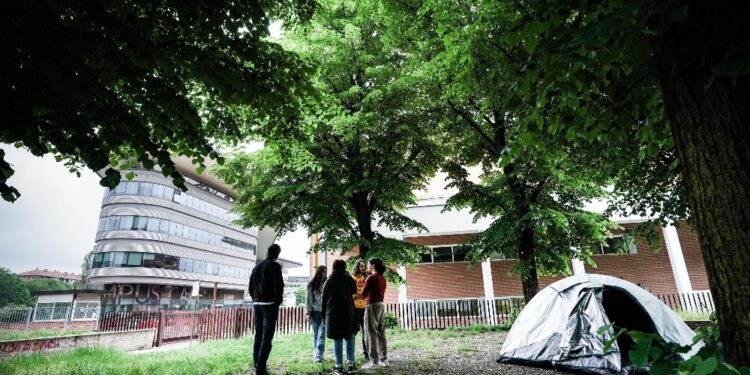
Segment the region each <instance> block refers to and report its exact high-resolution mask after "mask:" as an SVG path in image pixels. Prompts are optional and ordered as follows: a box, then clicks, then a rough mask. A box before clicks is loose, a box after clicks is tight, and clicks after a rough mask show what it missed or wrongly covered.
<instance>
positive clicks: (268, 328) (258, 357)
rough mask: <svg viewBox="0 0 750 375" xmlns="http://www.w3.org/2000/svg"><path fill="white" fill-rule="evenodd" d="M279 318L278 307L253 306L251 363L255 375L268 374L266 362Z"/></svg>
mask: <svg viewBox="0 0 750 375" xmlns="http://www.w3.org/2000/svg"><path fill="white" fill-rule="evenodd" d="M278 317H279V305H276V304H274V305H253V326H254V328H255V342H254V343H253V363H254V365H255V372H256V374H265V373H267V372H268V369H267V368H266V362H267V361H268V356H269V355H270V354H271V341H273V334H274V333H275V332H276V320H277V319H278Z"/></svg>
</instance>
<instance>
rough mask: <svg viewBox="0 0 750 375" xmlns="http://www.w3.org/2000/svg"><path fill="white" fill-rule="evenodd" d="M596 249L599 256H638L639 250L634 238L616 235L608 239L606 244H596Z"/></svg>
mask: <svg viewBox="0 0 750 375" xmlns="http://www.w3.org/2000/svg"><path fill="white" fill-rule="evenodd" d="M595 248H596V250H597V252H598V253H599V254H637V253H638V248H637V247H636V246H635V241H633V240H632V238H625V236H624V235H616V236H612V237H610V238H608V239H607V240H606V241H605V244H604V245H602V244H596V245H595Z"/></svg>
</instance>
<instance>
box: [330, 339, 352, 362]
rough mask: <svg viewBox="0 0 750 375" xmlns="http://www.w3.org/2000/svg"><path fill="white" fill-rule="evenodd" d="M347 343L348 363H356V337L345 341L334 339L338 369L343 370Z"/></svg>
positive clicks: (334, 356)
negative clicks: (343, 356) (344, 346)
mask: <svg viewBox="0 0 750 375" xmlns="http://www.w3.org/2000/svg"><path fill="white" fill-rule="evenodd" d="M344 341H346V362H347V363H352V364H353V363H354V335H351V336H349V337H347V338H345V339H333V359H334V362H335V367H336V368H343V367H344V361H343V358H341V357H342V354H343V353H341V352H342V350H343V348H342V346H343V344H344V343H343V342H344Z"/></svg>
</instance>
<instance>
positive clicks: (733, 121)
mask: <svg viewBox="0 0 750 375" xmlns="http://www.w3.org/2000/svg"><path fill="white" fill-rule="evenodd" d="M748 19H750V6H748V3H747V2H726V3H721V4H720V5H717V4H714V3H711V2H702V1H695V2H693V3H692V4H690V8H689V13H688V19H687V20H686V21H685V22H684V23H682V24H678V25H676V26H673V27H672V28H671V30H670V31H669V32H668V33H666V34H664V35H662V36H660V37H654V38H653V39H652V45H653V47H654V52H655V57H656V61H657V68H658V72H659V78H660V81H661V87H662V91H663V97H664V102H665V103H666V109H667V113H668V116H669V120H670V122H671V126H672V134H673V135H674V138H675V142H676V146H677V152H678V157H679V161H680V163H681V164H682V167H683V171H684V182H685V187H686V189H687V193H688V199H689V201H690V206H691V208H692V212H693V215H694V219H695V223H696V228H697V230H698V237H699V238H700V243H701V247H702V252H703V259H704V261H705V264H706V271H707V272H708V281H709V285H710V287H711V292H712V294H713V297H714V301H715V303H716V313H717V316H718V319H719V328H720V331H721V340H722V342H723V344H724V350H725V355H726V360H727V361H728V362H729V363H732V364H734V365H739V366H750V79H748V77H747V76H745V77H740V78H738V79H736V80H732V79H729V78H725V77H715V78H714V79H713V82H712V83H710V85H709V82H711V79H712V72H711V67H712V66H713V65H715V64H716V63H717V62H719V61H721V58H722V56H723V55H724V51H723V50H722V49H720V48H716V47H713V48H707V49H703V46H702V45H701V44H700V43H697V45H694V44H695V43H696V41H695V40H696V39H694V38H696V37H700V36H708V37H712V36H717V35H724V36H723V37H727V38H731V37H736V38H745V39H746V38H748V35H750V30H748V27H747V25H750V22H748ZM732 25H734V26H735V28H737V27H736V26H737V25H745V26H742V29H744V30H741V31H742V32H739V33H736V34H735V35H731V34H730V35H726V34H719V31H722V30H723V31H726V29H727V28H728V26H732ZM737 29H739V28H737ZM734 31H735V32H736V31H737V30H734ZM698 40H700V39H698ZM695 49H701V50H700V51H697V53H698V55H699V57H697V58H695V60H694V61H690V60H689V58H690V56H687V57H686V56H685V54H684V53H682V52H683V51H684V50H695ZM686 59H688V60H687V61H686ZM699 59H701V60H702V61H700V60H699Z"/></svg>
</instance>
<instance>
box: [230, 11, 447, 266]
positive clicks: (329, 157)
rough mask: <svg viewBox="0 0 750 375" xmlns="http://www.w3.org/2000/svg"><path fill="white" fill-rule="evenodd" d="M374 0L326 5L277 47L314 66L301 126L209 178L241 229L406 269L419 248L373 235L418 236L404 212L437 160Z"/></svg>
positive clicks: (422, 106)
mask: <svg viewBox="0 0 750 375" xmlns="http://www.w3.org/2000/svg"><path fill="white" fill-rule="evenodd" d="M383 17H384V16H383V15H382V11H381V9H380V7H379V6H378V5H377V2H371V3H368V2H357V3H356V4H355V3H354V2H348V1H344V2H341V1H329V2H324V3H323V4H321V6H320V8H319V10H318V11H317V12H316V14H315V16H314V18H313V19H312V20H311V22H310V24H309V25H307V26H305V27H297V28H294V29H292V30H290V31H288V32H287V33H286V34H285V35H288V36H289V39H286V40H284V41H282V43H283V44H284V46H285V47H286V48H288V49H290V50H293V51H295V52H297V53H298V54H299V55H300V56H301V58H302V59H303V60H304V61H306V62H308V63H309V64H311V65H313V66H316V67H317V72H316V74H315V75H314V76H313V78H312V85H313V87H314V88H315V95H311V96H304V98H303V100H304V113H303V118H302V121H301V122H302V125H301V127H299V128H297V129H295V130H292V131H289V132H287V133H285V134H283V135H281V134H279V135H278V137H275V138H270V139H268V140H267V141H266V146H265V148H264V149H262V150H260V151H257V152H255V153H253V154H249V155H248V154H239V155H236V156H235V157H233V158H232V159H231V160H230V161H229V162H228V163H227V164H226V165H225V166H224V167H222V168H218V172H217V174H218V176H219V177H221V178H222V179H223V180H224V181H226V182H227V183H230V184H232V185H233V186H234V188H235V189H236V191H237V192H238V196H237V199H236V205H235V209H236V210H237V211H238V212H240V213H241V214H242V218H241V220H240V223H241V224H242V225H245V226H256V225H264V226H271V227H273V228H275V229H277V230H278V231H279V232H280V233H284V232H286V231H288V230H291V229H293V228H296V227H298V226H301V227H304V228H306V229H307V231H308V232H309V233H322V237H321V240H320V242H319V243H318V245H319V247H320V249H321V250H325V251H344V252H348V251H350V250H351V249H352V248H354V247H355V246H357V247H358V248H359V252H360V255H361V256H367V257H370V256H380V257H381V258H383V259H384V261H386V262H388V263H396V264H404V263H412V262H415V261H416V260H417V259H418V254H419V251H420V248H419V247H417V246H413V245H409V244H406V243H403V242H401V241H397V240H393V239H389V238H387V237H385V236H383V235H381V234H380V233H379V231H378V230H377V228H385V229H389V230H395V231H404V230H406V229H408V228H413V229H423V227H422V225H421V224H419V223H417V222H415V221H414V220H412V219H410V218H408V217H406V216H405V215H403V213H402V212H403V210H404V209H405V207H406V206H407V205H409V204H413V203H414V202H415V197H414V194H413V193H412V191H413V190H418V189H421V188H423V187H424V186H425V185H426V183H427V180H428V178H429V177H430V176H431V175H432V174H433V173H434V171H435V170H436V168H437V164H438V162H439V161H440V157H441V156H440V155H441V147H440V144H439V143H438V142H437V140H436V139H435V137H434V136H433V135H432V133H431V131H432V129H434V128H435V126H434V122H435V121H437V120H438V118H437V116H435V115H434V114H433V113H432V112H431V111H430V103H429V102H428V101H427V99H426V97H425V95H424V94H423V87H422V80H423V77H422V76H421V75H420V72H419V71H418V70H417V69H416V68H415V67H412V66H409V65H407V63H408V60H407V59H406V57H405V56H404V55H403V54H402V53H400V51H399V50H398V49H397V48H395V47H394V46H392V45H390V44H388V40H387V39H386V38H385V37H384V36H385V35H386V32H385V28H386V26H387V25H386V23H385V20H384V18H383Z"/></svg>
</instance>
